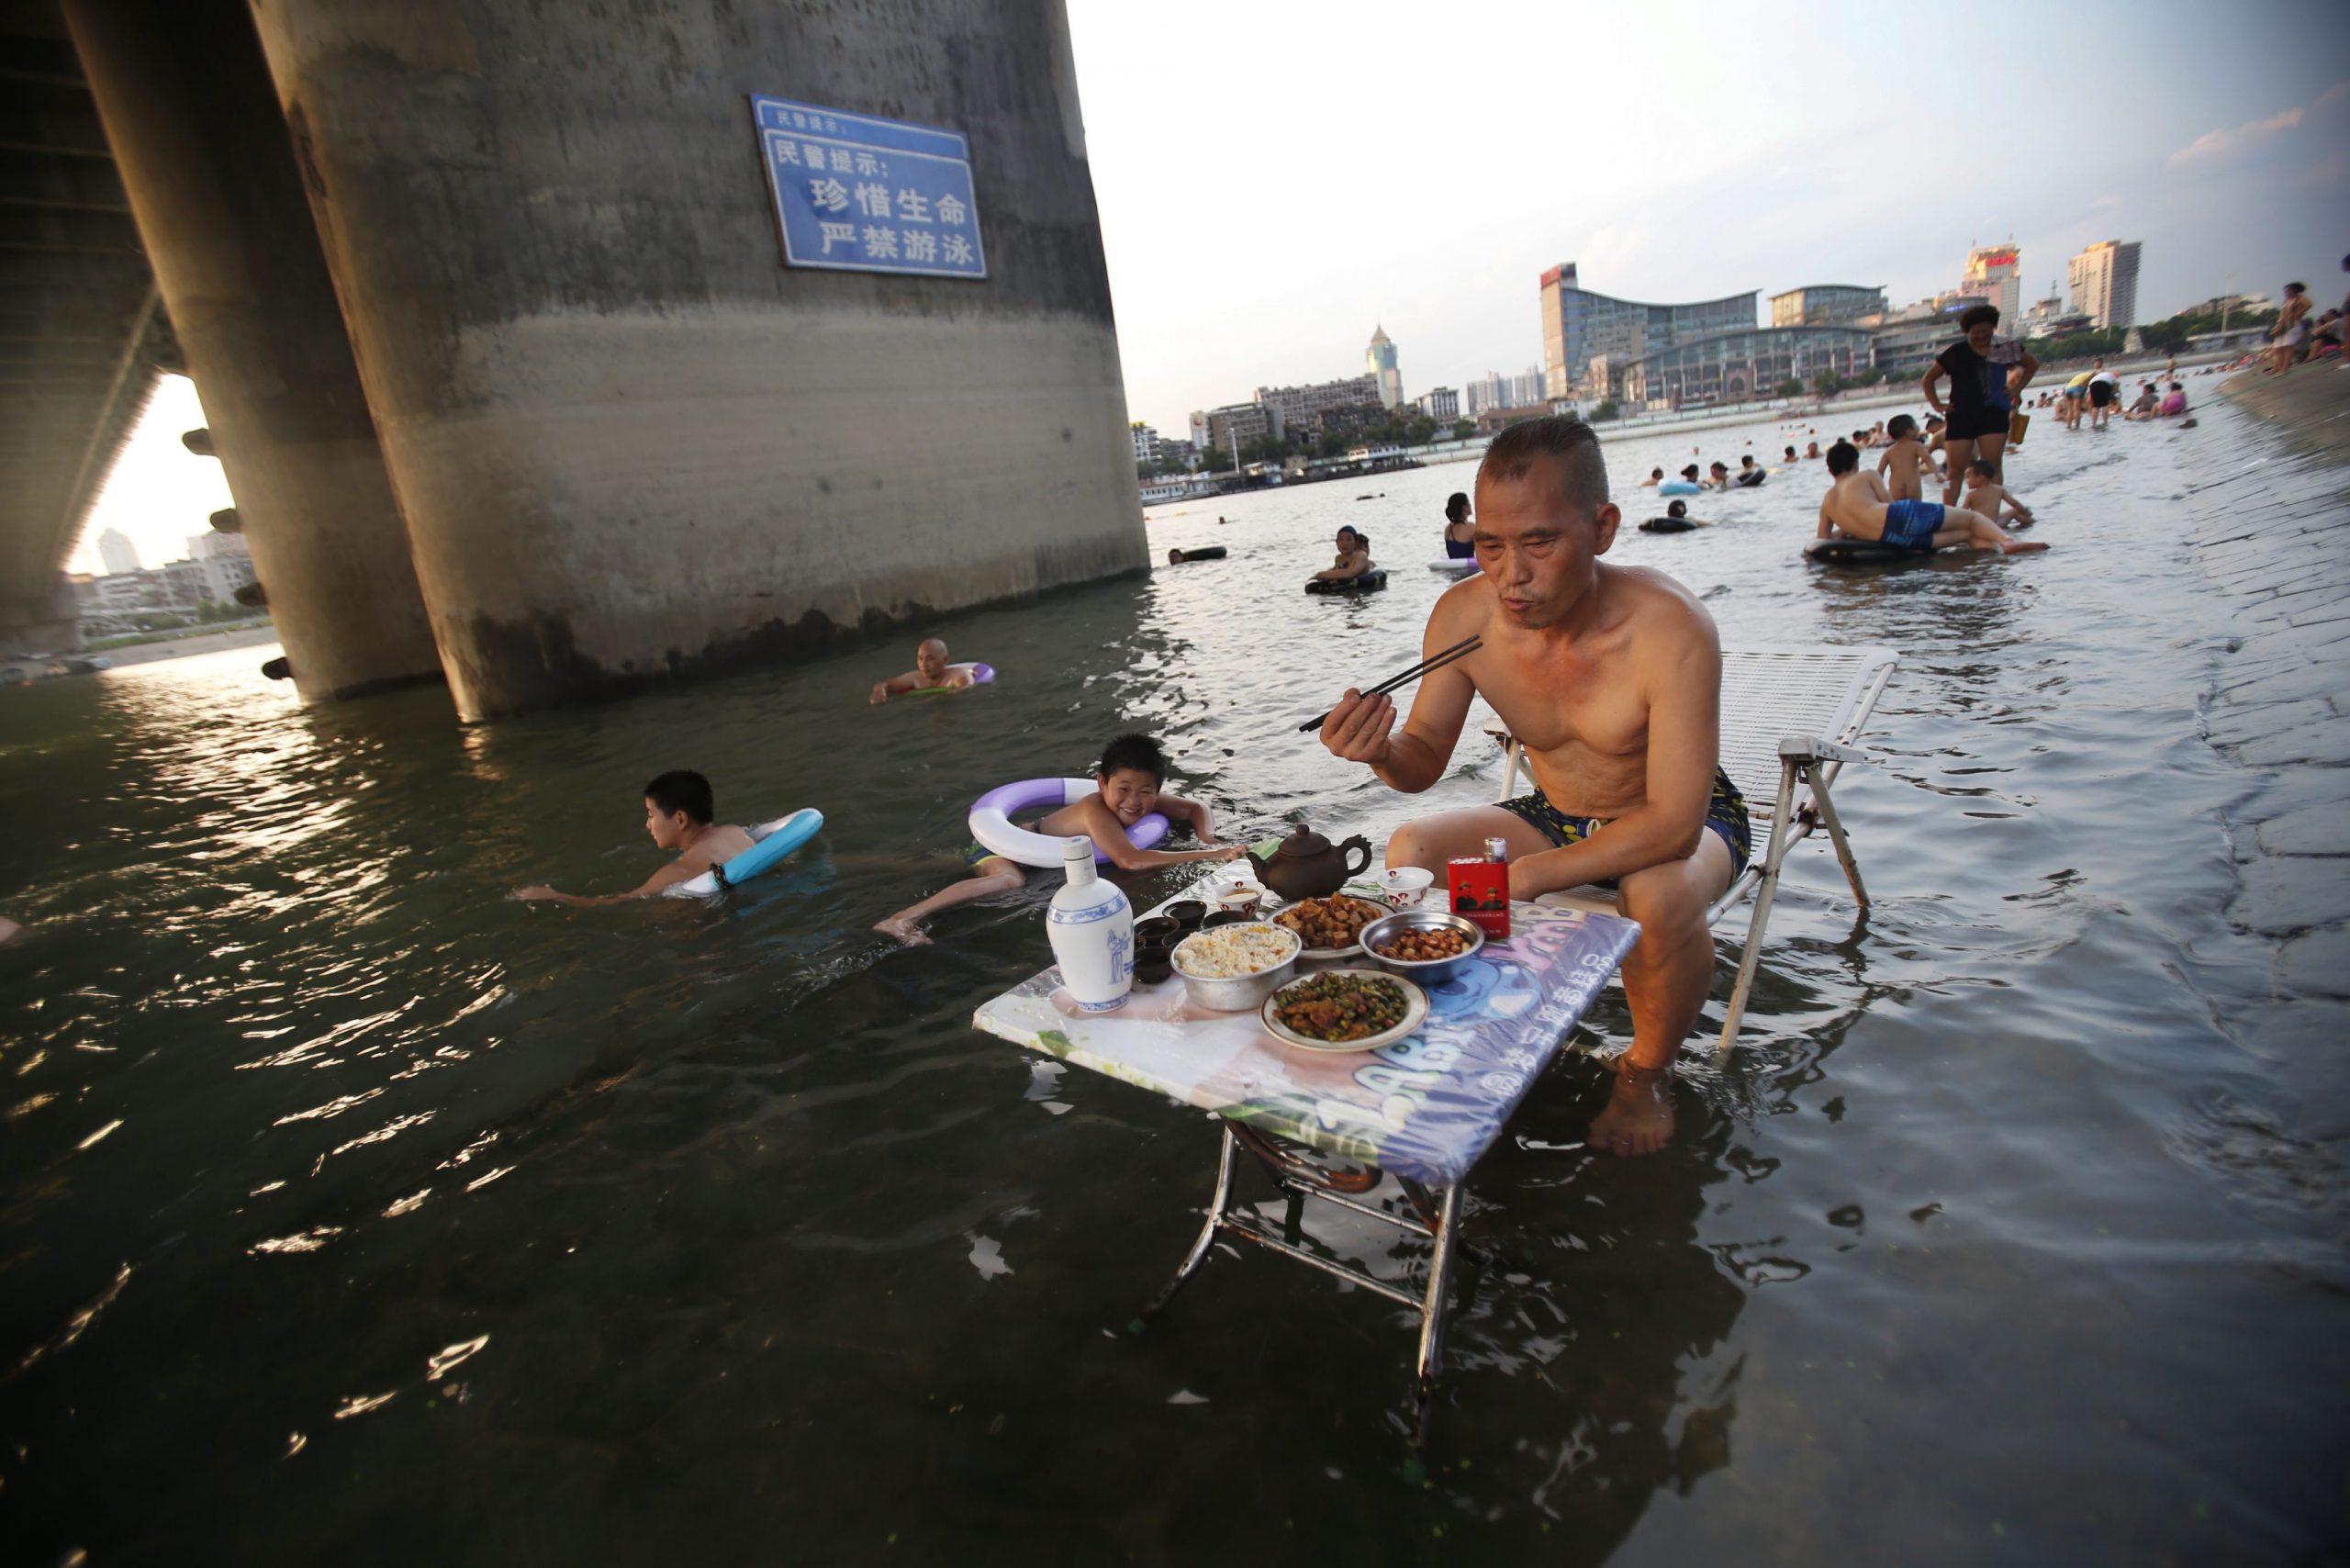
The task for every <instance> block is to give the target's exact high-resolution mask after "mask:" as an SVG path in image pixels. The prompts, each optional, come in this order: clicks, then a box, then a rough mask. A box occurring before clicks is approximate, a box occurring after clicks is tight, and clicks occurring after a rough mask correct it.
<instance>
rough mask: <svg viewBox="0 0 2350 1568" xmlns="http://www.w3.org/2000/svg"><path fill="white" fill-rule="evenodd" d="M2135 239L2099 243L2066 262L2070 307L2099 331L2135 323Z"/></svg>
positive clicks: (2136, 254) (2134, 324) (2130, 325)
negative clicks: (2071, 301)
mask: <svg viewBox="0 0 2350 1568" xmlns="http://www.w3.org/2000/svg"><path fill="white" fill-rule="evenodd" d="M2140 243H2141V241H2136V240H2128V241H2123V240H2100V241H2098V242H2097V243H2096V244H2094V245H2091V246H2090V247H2088V249H2087V250H2085V251H2083V252H2081V253H2080V254H2078V255H2076V256H2075V257H2074V258H2073V259H2072V260H2071V261H2070V262H2069V263H2065V276H2066V279H2067V281H2068V282H2069V283H2070V284H2071V285H2072V292H2073V308H2074V309H2076V310H2079V311H2083V312H2086V313H2087V316H2088V318H2089V319H2090V320H2092V321H2094V322H2096V323H2097V325H2098V330H2100V331H2102V330H2108V329H2110V328H2114V327H2134V326H2136V325H2137V324H2138V247H2139V245H2140Z"/></svg>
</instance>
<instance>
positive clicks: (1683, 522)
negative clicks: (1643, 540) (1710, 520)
mask: <svg viewBox="0 0 2350 1568" xmlns="http://www.w3.org/2000/svg"><path fill="white" fill-rule="evenodd" d="M1707 526H1709V525H1708V524H1707V522H1706V521H1705V520H1704V519H1702V518H1695V517H1691V516H1690V515H1689V503H1688V502H1687V501H1673V502H1672V503H1670V504H1669V505H1667V506H1666V507H1665V509H1664V515H1663V516H1662V517H1652V518H1651V519H1649V520H1648V521H1646V522H1644V523H1642V524H1640V532H1642V533H1686V532H1689V531H1690V530H1691V529H1693V528H1705V527H1707Z"/></svg>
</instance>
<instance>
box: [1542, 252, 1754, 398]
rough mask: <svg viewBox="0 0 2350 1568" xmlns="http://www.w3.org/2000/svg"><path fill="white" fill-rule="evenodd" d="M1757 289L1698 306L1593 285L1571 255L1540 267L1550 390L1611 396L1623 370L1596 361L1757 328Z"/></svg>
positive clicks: (1555, 394)
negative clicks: (1625, 295)
mask: <svg viewBox="0 0 2350 1568" xmlns="http://www.w3.org/2000/svg"><path fill="white" fill-rule="evenodd" d="M1754 292H1755V291H1754V290H1752V289H1751V288H1750V289H1748V290H1747V291H1746V292H1745V293H1744V294H1732V295H1726V296H1724V297H1722V298H1719V299H1707V300H1701V301H1699V302H1698V303H1696V304H1694V305H1649V304H1644V303H1642V302H1641V301H1639V300H1637V299H1616V298H1611V297H1609V296H1607V295H1605V294H1593V293H1591V292H1589V291H1588V290H1586V289H1585V288H1584V287H1583V285H1582V283H1581V282H1580V281H1579V280H1578V279H1577V277H1576V274H1575V263H1572V262H1565V263H1561V264H1560V265H1558V266H1555V267H1552V268H1551V269H1550V271H1549V272H1546V273H1544V274H1542V361H1543V368H1544V370H1545V372H1546V375H1545V376H1544V385H1545V390H1546V391H1547V392H1548V394H1549V395H1550V397H1552V398H1568V397H1591V398H1606V397H1612V396H1614V395H1615V393H1616V392H1617V387H1616V386H1611V385H1608V383H1609V382H1610V381H1611V380H1612V379H1613V375H1615V374H1617V373H1616V372H1612V371H1606V370H1603V371H1601V372H1600V373H1599V374H1598V375H1596V376H1595V375H1594V373H1593V369H1592V362H1593V361H1594V360H1596V359H1602V358H1604V359H1606V361H1607V363H1608V364H1609V365H1610V366H1618V365H1623V364H1630V363H1631V362H1633V361H1634V360H1638V359H1640V358H1642V357H1644V356H1646V355H1648V354H1652V353H1658V352H1660V351H1662V350H1664V349H1669V348H1672V347H1673V345H1675V344H1676V343H1684V342H1691V341H1693V340H1695V339H1697V338H1704V337H1711V336H1713V335H1714V334H1716V333H1718V332H1736V331H1743V330H1748V329H1751V327H1753V325H1754V324H1755V318H1754Z"/></svg>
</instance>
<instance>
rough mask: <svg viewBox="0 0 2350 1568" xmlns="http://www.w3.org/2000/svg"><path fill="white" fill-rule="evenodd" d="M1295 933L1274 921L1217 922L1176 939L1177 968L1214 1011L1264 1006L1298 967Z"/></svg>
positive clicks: (1197, 998) (1196, 997) (1193, 993)
mask: <svg viewBox="0 0 2350 1568" xmlns="http://www.w3.org/2000/svg"><path fill="white" fill-rule="evenodd" d="M1303 950H1304V948H1303V946H1301V944H1300V943H1299V941H1298V938H1297V933H1296V932H1294V931H1290V930H1285V929H1284V928H1282V927H1281V926H1278V925H1275V924H1272V923H1271V922H1270V921H1264V920H1257V921H1250V922H1248V923H1247V924H1239V925H1218V926H1215V927H1214V928H1212V929H1208V930H1203V931H1196V932H1193V933H1192V935H1189V936H1186V937H1184V938H1183V940H1181V942H1178V943H1176V944H1175V954H1174V958H1175V972H1176V973H1177V974H1179V975H1181V976H1182V977H1183V989H1184V990H1185V991H1189V992H1190V993H1191V998H1192V1001H1193V1002H1196V1003H1197V1004H1199V1005H1200V1006H1202V1007H1204V1008H1207V1009H1208V1010H1209V1011H1210V1012H1214V1013H1246V1012H1249V1011H1251V1010H1253V1009H1255V1008H1257V1007H1259V1006H1261V1005H1262V1004H1263V1002H1264V1000H1265V998H1267V997H1269V996H1270V995H1272V994H1273V992H1274V991H1278V990H1280V989H1281V986H1282V984H1283V983H1284V982H1286V981H1287V980H1289V979H1290V978H1291V977H1292V975H1294V974H1295V973H1296V972H1297V956H1298V954H1299V953H1300V952H1302V951H1303Z"/></svg>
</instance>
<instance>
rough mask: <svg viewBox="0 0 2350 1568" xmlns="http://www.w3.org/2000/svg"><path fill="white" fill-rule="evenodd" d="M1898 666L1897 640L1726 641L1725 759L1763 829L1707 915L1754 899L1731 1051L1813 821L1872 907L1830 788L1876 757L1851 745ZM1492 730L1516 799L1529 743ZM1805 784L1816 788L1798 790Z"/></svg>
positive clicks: (1612, 905) (1712, 920)
mask: <svg viewBox="0 0 2350 1568" xmlns="http://www.w3.org/2000/svg"><path fill="white" fill-rule="evenodd" d="M1899 663H1900V658H1899V655H1897V654H1895V653H1894V651H1893V650H1892V649H1890V648H1882V647H1873V646H1872V647H1857V648H1840V647H1829V646H1821V647H1816V648H1724V649H1723V650H1722V703H1721V765H1722V768H1723V771H1725V772H1727V773H1728V774H1729V777H1730V782H1731V783H1733V784H1736V785H1737V786H1738V788H1739V792H1740V794H1742V795H1744V796H1745V797H1746V810H1747V814H1748V818H1749V821H1750V822H1751V823H1752V826H1753V832H1754V856H1753V858H1752V859H1751V861H1750V862H1749V863H1748V865H1747V867H1746V869H1745V870H1743V871H1741V872H1740V873H1739V875H1738V877H1737V878H1736V879H1734V880H1733V881H1732V882H1731V883H1730V885H1729V889H1728V890H1726V891H1725V892H1723V894H1722V896H1721V897H1720V898H1718V899H1717V900H1715V901H1714V904H1713V907H1712V908H1711V909H1709V910H1708V911H1707V913H1706V919H1707V924H1712V925H1718V924H1721V922H1722V919H1723V917H1724V916H1726V915H1728V914H1729V912H1730V911H1731V910H1733V909H1735V908H1737V907H1738V905H1739V903H1740V902H1741V901H1743V900H1744V899H1745V898H1746V897H1747V896H1748V895H1749V894H1752V895H1753V896H1754V915H1753V918H1752V919H1751V921H1750V922H1749V923H1748V925H1747V928H1746V945H1745V947H1744V948H1743V949H1742V951H1741V952H1740V956H1739V961H1738V984H1737V986H1736V987H1735V988H1734V989H1732V991H1730V997H1729V1015H1728V1016H1727V1017H1725V1018H1724V1019H1723V1021H1722V1035H1721V1041H1720V1044H1719V1046H1718V1049H1719V1050H1720V1051H1722V1052H1728V1051H1729V1047H1730V1043H1731V1042H1732V1041H1733V1040H1735V1039H1736V1038H1737V1037H1738V1025H1739V1021H1740V1019H1741V1018H1743V1017H1744V1016H1745V1014H1746V1001H1747V996H1748V994H1749V993H1750V992H1751V991H1752V990H1753V989H1754V970H1755V967H1756V966H1757V965H1758V964H1759V963H1760V962H1761V960H1762V928H1763V926H1764V925H1766V924H1769V922H1770V919H1771V902H1772V901H1773V900H1774V898H1776V897H1777V896H1778V891H1779V869H1780V868H1781V867H1782V866H1783V865H1785V862H1786V858H1787V851H1788V850H1789V849H1791V848H1793V847H1794V846H1796V844H1798V843H1800V842H1802V841H1803V840H1804V839H1806V838H1808V837H1810V836H1811V834H1812V830H1813V829H1815V828H1818V827H1825V828H1826V829H1827V830H1828V841H1829V843H1830V844H1831V845H1833V846H1835V849H1836V858H1837V861H1838V862H1839V863H1840V864H1841V865H1842V867H1843V868H1844V879H1845V880H1847V881H1849V882H1851V883H1852V896H1853V897H1854V898H1856V899H1858V900H1859V901H1860V903H1861V907H1862V908H1863V909H1866V908H1867V907H1868V902H1869V895H1868V890H1867V889H1866V888H1864V887H1863V886H1862V885H1861V869H1860V867H1859V866H1858V865H1857V864H1855V863H1854V861H1853V859H1852V844H1851V843H1850V841H1848V840H1847V839H1846V837H1845V836H1844V824H1843V822H1842V821H1841V819H1840V818H1839V817H1838V816H1837V815H1836V806H1835V802H1833V801H1830V799H1829V795H1828V787H1829V785H1830V784H1831V783H1833V782H1834V781H1835V778H1836V775H1837V774H1838V772H1840V771H1841V769H1842V767H1843V766H1844V764H1845V763H1847V762H1860V761H1866V760H1869V755H1868V753H1866V752H1864V751H1860V750H1857V749H1855V748H1854V746H1853V745H1852V743H1853V742H1854V741H1855V740H1856V739H1858V738H1859V736H1860V734H1861V731H1862V730H1863V728H1864V727H1866V725H1867V723H1868V722H1869V715H1870V714H1871V713H1872V712H1874V711H1875V709H1876V704H1877V699H1878V698H1880V697H1882V696H1883V695H1884V694H1885V688H1886V683H1887V682H1888V681H1890V680H1891V679H1892V678H1893V672H1894V669H1895V667H1896V666H1897V665H1898V664H1899ZM1485 733H1486V734H1489V735H1491V736H1493V737H1494V740H1495V741H1497V742H1498V743H1500V745H1501V748H1502V756H1503V757H1504V759H1505V767H1504V768H1503V770H1502V785H1501V792H1500V793H1499V794H1498V795H1496V796H1494V799H1495V800H1497V801H1506V800H1508V799H1509V798H1510V797H1511V796H1512V795H1514V794H1516V792H1517V771H1518V767H1519V765H1520V763H1521V762H1522V760H1523V758H1524V748H1523V747H1522V746H1521V745H1519V744H1518V741H1517V738H1516V736H1515V735H1512V734H1510V733H1509V731H1508V729H1507V728H1506V727H1505V725H1504V724H1503V723H1502V722H1501V721H1500V720H1498V719H1496V720H1494V721H1493V722H1490V723H1488V724H1486V725H1485ZM1798 789H1800V790H1806V791H1808V793H1807V795H1806V796H1804V797H1803V798H1801V799H1798V797H1797V790H1798ZM1766 801H1767V802H1770V803H1769V804H1768V805H1766V804H1765V802H1766ZM1536 902H1539V903H1546V904H1555V905H1559V906H1561V907H1564V908H1571V909H1592V910H1598V911H1601V912H1602V913H1608V914H1616V913H1621V912H1620V911H1618V910H1617V907H1616V895H1615V894H1614V893H1613V892H1611V891H1609V890H1607V889H1606V888H1601V887H1595V886H1591V885H1588V884H1586V885H1585V886H1583V887H1580V888H1567V889H1563V890H1561V891H1558V892H1555V893H1546V894H1544V895H1543V896H1542V897H1541V898H1540V899H1539V900H1537V901H1536Z"/></svg>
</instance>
